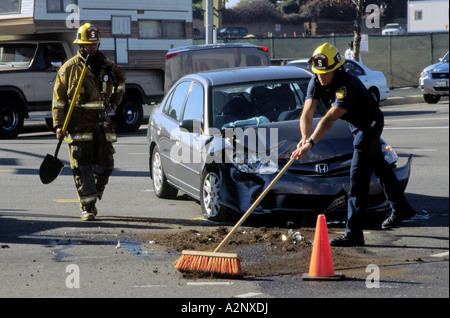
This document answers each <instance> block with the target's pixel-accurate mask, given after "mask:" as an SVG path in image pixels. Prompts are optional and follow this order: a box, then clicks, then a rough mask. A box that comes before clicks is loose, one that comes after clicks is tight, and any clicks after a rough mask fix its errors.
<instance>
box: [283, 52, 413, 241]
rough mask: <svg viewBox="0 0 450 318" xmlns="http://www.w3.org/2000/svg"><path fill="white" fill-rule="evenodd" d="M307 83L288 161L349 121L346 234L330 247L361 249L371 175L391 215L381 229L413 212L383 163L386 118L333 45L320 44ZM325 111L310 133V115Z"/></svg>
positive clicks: (398, 221)
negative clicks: (337, 123)
mask: <svg viewBox="0 0 450 318" xmlns="http://www.w3.org/2000/svg"><path fill="white" fill-rule="evenodd" d="M311 61H312V68H311V69H312V71H313V72H314V73H315V76H314V77H313V78H312V79H311V81H310V83H309V85H308V90H307V94H306V97H305V105H304V108H303V112H302V115H301V117H300V132H301V135H302V136H301V140H300V142H299V143H298V145H297V149H296V150H295V151H294V152H293V153H292V155H291V158H297V159H300V158H301V157H302V156H304V155H305V154H306V153H307V152H309V151H312V152H313V151H314V150H311V149H312V148H313V146H314V145H315V144H317V143H318V142H319V141H320V140H321V139H322V138H323V137H324V136H325V134H326V133H327V132H328V131H329V129H330V128H331V127H332V126H333V124H334V122H335V121H336V120H338V119H339V118H340V119H343V120H346V121H347V122H349V127H350V130H351V131H352V133H353V136H354V142H353V147H354V150H353V159H352V163H351V167H350V190H349V193H348V207H347V208H348V218H347V224H346V229H345V234H344V235H343V236H341V237H339V238H335V239H332V240H331V241H330V244H331V245H332V246H362V245H364V244H365V242H364V236H363V223H364V222H363V217H364V212H365V209H366V206H367V204H368V195H369V187H370V182H371V177H372V173H373V172H374V173H375V175H376V176H377V177H378V178H379V179H380V182H381V184H382V185H383V186H384V190H385V193H386V196H387V199H388V200H389V201H390V203H391V207H392V214H391V216H390V217H389V218H387V219H386V220H384V221H383V223H382V224H381V227H382V228H391V227H395V226H398V225H399V224H400V222H401V221H403V220H405V219H409V218H411V217H412V216H413V215H414V214H415V211H414V210H413V208H412V207H411V206H410V205H409V203H408V202H407V201H406V199H405V196H404V193H403V189H402V187H401V186H400V184H399V182H398V179H397V177H396V175H395V173H394V171H393V170H392V168H391V166H390V165H389V164H388V163H387V162H386V161H385V160H384V157H383V154H382V150H381V144H380V136H381V133H382V131H383V127H384V116H383V113H382V112H381V110H380V108H379V106H378V103H377V101H376V100H375V98H374V97H373V96H372V95H371V94H370V93H369V91H368V90H367V89H366V87H365V86H364V85H363V83H362V82H361V81H360V80H359V78H357V77H356V76H353V75H350V74H348V73H347V72H346V71H345V70H344V69H343V68H342V67H341V66H342V65H343V64H344V62H345V59H344V58H343V57H342V56H341V55H340V53H339V51H338V50H337V49H336V48H335V47H334V46H333V45H331V44H329V43H325V44H323V45H321V46H319V47H318V48H317V49H316V50H315V51H314V53H313V56H312V58H311ZM319 101H322V103H323V104H324V105H325V106H326V107H327V108H328V112H327V113H326V114H325V116H323V117H322V119H321V120H320V121H319V122H318V123H317V125H316V127H315V129H314V130H312V127H313V117H314V112H315V109H316V107H317V105H318V103H319Z"/></svg>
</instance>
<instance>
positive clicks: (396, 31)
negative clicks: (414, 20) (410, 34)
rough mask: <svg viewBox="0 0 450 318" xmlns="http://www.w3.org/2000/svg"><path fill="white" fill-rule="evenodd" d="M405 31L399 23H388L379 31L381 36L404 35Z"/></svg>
mask: <svg viewBox="0 0 450 318" xmlns="http://www.w3.org/2000/svg"><path fill="white" fill-rule="evenodd" d="M405 34H406V30H405V28H403V27H402V26H401V25H400V24H399V23H388V24H386V25H385V26H384V28H383V30H381V35H405Z"/></svg>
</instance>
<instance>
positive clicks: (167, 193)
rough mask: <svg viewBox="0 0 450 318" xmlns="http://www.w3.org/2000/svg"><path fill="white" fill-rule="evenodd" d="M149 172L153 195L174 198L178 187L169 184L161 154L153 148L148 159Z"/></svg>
mask: <svg viewBox="0 0 450 318" xmlns="http://www.w3.org/2000/svg"><path fill="white" fill-rule="evenodd" d="M150 165H151V170H150V171H151V174H152V180H153V190H154V191H155V195H156V196H157V197H158V198H161V199H175V198H176V197H177V194H178V189H177V188H174V187H173V186H171V185H170V184H169V183H168V182H167V179H166V175H165V174H164V170H163V167H162V162H161V154H160V153H159V151H158V149H157V148H155V150H154V151H153V155H152V157H151V161H150Z"/></svg>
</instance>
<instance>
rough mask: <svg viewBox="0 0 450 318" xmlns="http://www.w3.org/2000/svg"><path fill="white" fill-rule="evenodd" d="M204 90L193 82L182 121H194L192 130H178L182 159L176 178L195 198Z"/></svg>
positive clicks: (198, 170)
mask: <svg viewBox="0 0 450 318" xmlns="http://www.w3.org/2000/svg"><path fill="white" fill-rule="evenodd" d="M204 96H205V95H204V90H203V87H202V86H201V85H200V84H199V83H196V82H194V83H193V85H192V87H191V89H190V92H189V96H188V98H187V101H186V106H185V109H184V112H183V120H194V121H195V122H194V129H193V131H192V132H189V131H187V130H185V129H180V139H179V143H178V147H179V149H180V151H181V154H182V157H181V159H182V160H180V162H179V164H178V166H177V172H178V178H179V180H180V182H182V183H183V188H184V189H185V190H186V191H187V192H189V193H191V194H192V195H193V196H195V197H199V196H200V192H199V188H200V174H201V170H202V142H201V138H202V131H203V126H202V125H203V122H204V121H203V114H204Z"/></svg>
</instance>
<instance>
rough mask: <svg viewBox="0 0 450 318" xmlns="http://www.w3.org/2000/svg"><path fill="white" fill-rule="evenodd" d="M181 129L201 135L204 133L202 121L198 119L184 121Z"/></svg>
mask: <svg viewBox="0 0 450 318" xmlns="http://www.w3.org/2000/svg"><path fill="white" fill-rule="evenodd" d="M180 129H185V130H187V131H188V132H189V133H194V132H195V133H200V132H201V131H202V121H201V120H198V119H184V120H183V121H182V122H181V123H180Z"/></svg>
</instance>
